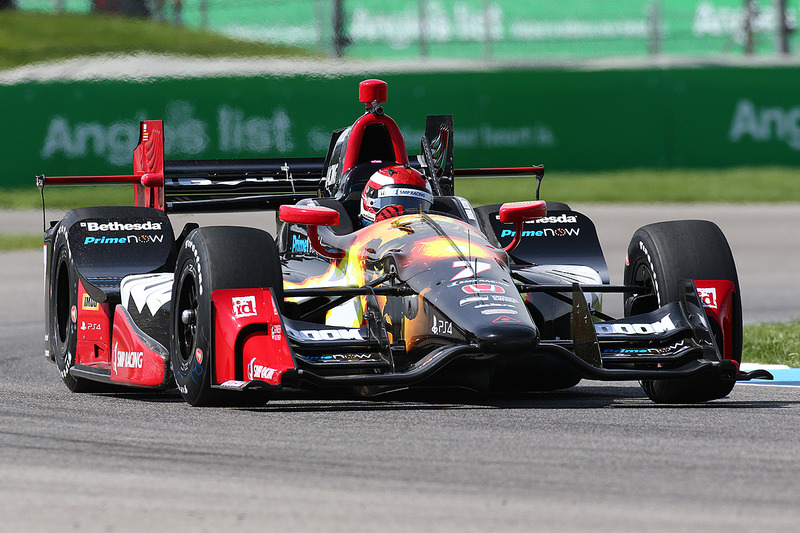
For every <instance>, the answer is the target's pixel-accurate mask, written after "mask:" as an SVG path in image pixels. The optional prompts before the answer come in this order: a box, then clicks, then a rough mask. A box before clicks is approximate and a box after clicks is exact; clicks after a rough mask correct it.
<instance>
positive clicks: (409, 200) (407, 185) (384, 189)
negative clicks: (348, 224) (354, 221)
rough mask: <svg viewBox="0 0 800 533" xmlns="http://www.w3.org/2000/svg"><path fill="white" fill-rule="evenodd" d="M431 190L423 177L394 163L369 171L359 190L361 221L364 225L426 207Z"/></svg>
mask: <svg viewBox="0 0 800 533" xmlns="http://www.w3.org/2000/svg"><path fill="white" fill-rule="evenodd" d="M432 204H433V193H431V188H430V186H429V185H428V182H427V181H426V180H425V177H424V176H423V175H422V174H421V173H420V172H419V171H417V170H414V169H413V168H409V167H404V166H402V165H394V166H391V167H386V168H382V169H380V170H379V171H377V172H376V173H375V174H373V175H372V176H371V177H370V178H369V181H368V182H367V184H366V186H365V187H364V192H362V193H361V214H360V218H361V222H362V224H364V225H365V226H367V225H369V224H372V223H373V222H375V221H377V220H383V219H384V218H389V217H393V216H398V215H402V214H404V213H409V214H411V213H419V212H420V211H427V210H428V209H430V207H431V205H432Z"/></svg>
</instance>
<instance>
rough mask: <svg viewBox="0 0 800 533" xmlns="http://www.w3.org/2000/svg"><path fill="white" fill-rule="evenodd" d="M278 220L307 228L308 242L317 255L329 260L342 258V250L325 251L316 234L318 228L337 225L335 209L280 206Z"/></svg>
mask: <svg viewBox="0 0 800 533" xmlns="http://www.w3.org/2000/svg"><path fill="white" fill-rule="evenodd" d="M278 218H279V219H281V220H282V221H284V222H288V223H289V224H301V225H303V226H308V227H307V231H308V242H309V243H311V247H312V248H313V249H314V251H316V252H317V253H318V254H319V255H321V256H323V257H327V258H329V259H341V258H343V257H344V252H343V251H342V250H333V251H329V250H326V249H325V247H324V246H322V243H321V242H320V241H319V233H318V232H317V227H318V226H335V225H337V224H338V223H339V212H338V211H336V210H335V209H331V208H330V207H322V206H317V205H282V206H281V207H280V208H279V209H278Z"/></svg>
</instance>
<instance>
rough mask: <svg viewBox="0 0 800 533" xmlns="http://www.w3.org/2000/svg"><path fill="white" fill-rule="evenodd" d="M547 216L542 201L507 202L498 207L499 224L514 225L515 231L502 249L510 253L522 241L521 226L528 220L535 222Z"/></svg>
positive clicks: (545, 205)
mask: <svg viewBox="0 0 800 533" xmlns="http://www.w3.org/2000/svg"><path fill="white" fill-rule="evenodd" d="M544 216H547V203H546V202H545V201H544V200H536V201H533V202H509V203H507V204H503V205H501V206H500V222H502V223H503V224H516V226H517V230H516V232H515V233H514V238H513V239H512V240H511V242H510V243H509V244H508V246H506V247H505V248H503V250H504V251H506V252H510V251H511V250H513V249H514V248H516V247H517V245H518V244H519V241H520V240H521V239H522V224H523V223H525V222H527V221H529V220H536V219H537V218H542V217H544Z"/></svg>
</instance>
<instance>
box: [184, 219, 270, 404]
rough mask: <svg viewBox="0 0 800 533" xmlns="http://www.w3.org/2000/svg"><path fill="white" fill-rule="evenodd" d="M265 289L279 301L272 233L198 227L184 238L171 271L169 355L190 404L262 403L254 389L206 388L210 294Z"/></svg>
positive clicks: (209, 364) (210, 359)
mask: <svg viewBox="0 0 800 533" xmlns="http://www.w3.org/2000/svg"><path fill="white" fill-rule="evenodd" d="M249 287H265V288H269V289H271V290H272V291H273V293H275V295H276V299H277V300H278V302H281V301H282V299H283V278H282V276H281V269H280V262H279V260H278V253H277V250H276V248H275V242H274V241H273V240H272V237H271V236H270V235H269V234H268V233H266V232H264V231H261V230H258V229H254V228H239V227H225V226H220V227H207V228H199V229H196V230H194V231H192V233H190V234H189V236H188V237H187V238H186V241H185V242H184V244H183V246H182V247H181V251H180V252H179V254H178V261H177V265H176V269H175V283H174V285H173V288H172V312H171V318H170V321H171V322H170V357H171V362H172V371H173V374H174V376H175V382H176V384H177V385H178V389H179V390H180V392H181V395H182V396H183V398H184V399H185V400H186V401H187V402H189V403H190V404H192V405H213V404H236V405H257V404H263V403H265V402H266V401H267V400H268V399H269V397H268V394H266V393H264V392H260V391H258V392H257V391H247V392H235V391H221V390H218V389H212V387H211V369H212V365H213V364H214V363H213V361H214V351H213V344H212V342H211V338H212V335H211V332H212V331H213V327H214V324H213V317H212V304H211V293H212V292H213V291H215V290H218V289H236V288H249Z"/></svg>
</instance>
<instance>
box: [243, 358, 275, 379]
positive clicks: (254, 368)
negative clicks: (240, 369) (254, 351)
mask: <svg viewBox="0 0 800 533" xmlns="http://www.w3.org/2000/svg"><path fill="white" fill-rule="evenodd" d="M277 373H278V369H277V368H269V367H266V366H263V365H259V364H257V363H256V358H255V357H253V358H252V359H250V363H249V364H248V365H247V379H248V381H253V380H254V379H266V380H270V379H273V378H274V377H275V374H277Z"/></svg>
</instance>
